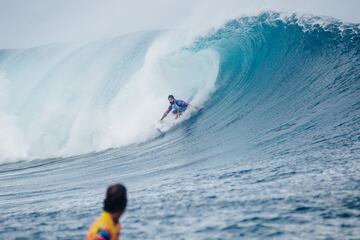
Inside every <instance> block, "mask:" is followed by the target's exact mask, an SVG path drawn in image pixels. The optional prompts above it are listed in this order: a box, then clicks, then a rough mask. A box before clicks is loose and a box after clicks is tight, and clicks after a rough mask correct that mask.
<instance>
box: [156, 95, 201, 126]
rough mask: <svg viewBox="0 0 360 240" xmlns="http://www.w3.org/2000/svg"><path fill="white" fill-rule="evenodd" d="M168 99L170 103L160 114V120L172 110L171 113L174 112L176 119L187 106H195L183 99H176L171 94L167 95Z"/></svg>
mask: <svg viewBox="0 0 360 240" xmlns="http://www.w3.org/2000/svg"><path fill="white" fill-rule="evenodd" d="M168 100H169V103H170V106H169V107H168V109H167V110H166V111H165V113H164V114H163V115H162V117H161V119H160V121H162V120H163V119H164V118H166V116H167V115H168V114H169V113H170V112H171V111H172V113H173V114H175V115H176V116H175V120H176V119H178V118H179V117H180V116H181V114H182V113H183V112H185V111H186V109H187V108H188V107H194V108H197V107H195V106H193V105H191V104H190V103H187V102H185V101H183V100H177V99H175V97H174V96H173V95H169V96H168Z"/></svg>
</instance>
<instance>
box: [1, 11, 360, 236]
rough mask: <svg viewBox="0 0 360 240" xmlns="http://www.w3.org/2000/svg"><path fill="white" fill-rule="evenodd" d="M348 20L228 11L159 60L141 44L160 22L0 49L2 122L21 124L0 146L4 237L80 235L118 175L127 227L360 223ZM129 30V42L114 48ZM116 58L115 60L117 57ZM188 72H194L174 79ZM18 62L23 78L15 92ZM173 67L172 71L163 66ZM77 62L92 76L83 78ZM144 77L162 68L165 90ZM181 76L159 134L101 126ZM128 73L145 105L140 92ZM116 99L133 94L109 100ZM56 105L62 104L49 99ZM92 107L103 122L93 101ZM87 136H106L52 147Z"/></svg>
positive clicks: (355, 71)
mask: <svg viewBox="0 0 360 240" xmlns="http://www.w3.org/2000/svg"><path fill="white" fill-rule="evenodd" d="M320 23H321V24H320ZM359 34H360V33H359V26H358V25H351V24H344V23H342V22H340V21H336V20H332V19H327V20H324V19H321V18H316V17H309V18H305V17H303V18H302V17H298V16H295V15H292V16H289V17H286V18H282V19H281V18H280V16H279V14H277V13H265V14H262V15H259V16H256V17H248V18H241V19H237V20H233V21H230V22H228V23H227V24H226V25H225V26H224V27H222V28H220V29H219V30H218V31H216V32H214V33H211V34H209V35H207V36H203V37H201V38H198V39H197V40H196V41H195V42H193V43H192V44H191V45H190V46H186V47H183V48H180V49H178V50H176V51H175V52H171V51H170V53H169V52H167V53H166V54H165V55H163V56H161V57H159V58H158V59H157V58H156V57H155V58H156V59H157V60H156V61H155V60H153V59H152V58H151V59H152V60H151V61H150V60H149V53H153V52H152V51H155V50H156V49H158V48H155V50H151V51H150V50H149V49H154V48H152V47H153V46H154V44H156V39H157V38H158V37H159V35H161V33H159V32H150V33H141V34H135V35H133V36H127V37H125V38H118V39H113V40H109V41H105V42H98V43H93V44H89V45H86V46H82V47H80V48H78V47H77V46H76V47H75V46H55V47H49V46H47V47H39V48H35V49H29V50H6V51H5V50H4V51H1V52H0V69H1V70H2V71H3V72H4V73H5V75H6V76H5V77H3V79H5V78H6V79H8V81H7V82H8V83H7V84H6V86H7V91H6V99H7V104H5V105H4V106H2V116H3V119H5V118H4V116H7V117H8V118H6V119H7V120H6V121H2V122H0V123H1V124H3V125H2V126H3V128H2V129H3V130H2V133H11V134H12V135H11V136H14V135H15V133H16V134H18V135H17V137H9V136H8V138H9V140H8V141H7V142H6V144H7V146H8V147H7V148H0V150H2V151H0V153H2V155H1V156H2V159H3V160H2V162H3V164H2V165H0V183H1V184H0V209H1V214H0V226H1V228H0V238H1V239H15V238H18V239H55V238H56V239H82V238H83V236H84V234H85V232H86V229H87V228H88V226H89V225H90V223H91V222H92V221H93V220H94V219H95V218H96V216H97V215H98V214H99V213H100V211H101V206H102V200H103V197H104V196H103V195H104V192H105V188H106V187H107V186H108V185H109V184H111V183H114V182H122V183H125V185H126V186H127V187H128V190H129V198H130V199H129V208H128V211H127V212H126V214H125V216H124V218H123V219H122V223H123V233H122V238H123V239H241V238H244V239H268V238H270V239H271V238H273V239H357V238H359V236H360V220H359V219H360V174H359V172H360V163H359V160H360V59H359V58H360V35H359ZM134 39H135V40H136V41H135V40H134ZM130 43H131V44H134V46H133V48H127V50H126V51H125V50H122V47H123V46H128V45H129V44H130ZM139 46H141V47H139ZM116 51H123V52H122V53H121V54H118V55H117V54H114V52H116ZM34 52H35V53H34ZM49 53H50V54H49ZM89 56H98V58H97V59H98V60H97V62H94V60H92V59H91V58H89ZM49 58H51V59H52V60H51V61H50V60H49ZM46 60H48V61H49V63H46V64H45V63H44V62H46ZM87 61H88V64H90V65H91V66H98V67H99V68H100V69H101V74H99V76H95V77H94V73H95V72H96V71H95V70H87V68H85V67H84V65H86V64H87ZM121 61H123V62H124V63H123V64H124V65H122V66H126V68H125V67H123V68H120V69H118V68H116V67H115V66H119V64H120V65H121ZM149 61H150V62H151V64H149ZM154 61H155V62H156V64H154ZM188 61H191V62H190V64H187V62H188ZM79 63H81V64H80V65H77V64H79ZM31 64H32V65H31ZM44 64H45V65H44ZM214 64H215V65H214ZM41 66H42V67H41ZM149 66H150V67H151V68H150V67H149ZM154 66H155V67H154ZM174 66H176V67H174ZM178 66H180V67H178ZM214 66H215V67H214ZM32 68H35V69H36V71H34V70H31V69H32ZM138 69H141V72H140V73H139V72H138ZM149 69H150V70H149ZM154 69H155V70H154ZM174 69H175V70H174ZM60 70H61V71H60ZM82 70H84V71H85V73H84V72H83V71H82ZM214 70H216V74H215V75H214ZM189 71H190V73H188V72H189ZM191 71H193V74H194V75H195V76H197V78H195V79H192V81H193V82H195V83H193V82H192V81H185V80H184V81H185V82H181V81H180V79H181V78H184V79H185V78H187V77H189V76H190V75H191V73H192V72H191ZM29 72H30V73H31V74H30V76H31V77H30V78H31V80H29V82H27V83H26V84H25V83H24V84H25V85H26V86H27V88H26V89H25V88H24V89H23V88H20V90H18V91H16V89H17V88H18V87H19V86H20V85H21V83H22V82H21V81H25V80H24V75H25V74H28V73H29ZM175 73H176V74H180V75H181V76H180V77H179V76H177V77H174V78H171V77H169V76H171V74H175ZM189 74H190V75H189ZM79 75H80V76H79ZM133 75H135V76H136V77H129V76H133ZM40 76H41V77H40ZM63 76H66V77H68V78H66V79H68V81H67V82H66V81H65V83H64V78H63ZM85 76H89V79H90V80H91V82H90V83H89V82H81V81H85V80H83V79H84V78H85ZM144 76H148V77H149V79H150V80H149V81H150V83H151V84H155V85H156V83H157V82H156V81H157V79H160V80H158V81H159V82H158V84H159V85H156V86H160V87H159V88H161V89H160V90H159V89H157V90H155V92H156V93H159V94H160V97H161V98H159V99H157V98H154V97H153V95H151V94H150V93H149V94H150V96H144V94H145V93H146V91H145V90H146V89H148V88H149V87H150V83H149V85H147V84H146V78H145V79H144ZM159 76H165V77H164V78H161V77H159ZM214 76H216V77H215V80H216V81H215V82H214V84H215V85H213V77H214ZM69 78H70V79H71V80H69ZM39 79H40V80H39ZM41 79H42V80H41ZM44 79H45V80H46V81H48V83H45V82H42V81H45V80H44ZM104 79H105V80H106V81H105V80H104ZM166 79H168V80H169V82H166ZM197 79H198V81H199V82H196V80H197ZM90 80H89V81H90ZM131 81H135V82H136V83H140V84H133V83H131ZM100 83H101V84H100ZM163 84H165V85H166V87H162V86H163ZM89 85H91V86H89ZM139 85H140V87H139ZM178 85H181V87H179V88H180V89H181V90H179V94H178V95H181V94H184V95H186V94H187V95H186V97H187V98H188V99H193V100H194V101H198V102H199V103H202V104H203V105H204V106H203V108H202V109H201V110H200V111H199V112H197V113H195V114H193V115H192V116H191V117H190V118H189V119H187V120H186V121H183V122H181V123H180V124H178V125H176V126H175V127H174V128H173V129H171V130H170V131H169V132H167V133H165V134H162V135H158V134H157V133H156V132H151V131H150V130H149V129H150V128H151V127H152V125H149V126H148V125H146V124H144V125H141V127H139V128H140V130H141V131H140V133H141V132H146V133H147V136H146V138H142V137H139V134H138V132H137V131H135V130H129V131H127V132H126V134H125V135H124V136H121V137H119V136H117V135H116V134H109V132H111V133H113V132H115V133H119V131H120V133H121V131H125V130H126V127H128V128H131V127H133V125H132V124H131V120H132V119H131V118H126V119H125V120H126V121H129V122H126V121H125V120H123V122H121V124H122V125H124V128H120V129H113V128H112V129H110V130H107V131H103V127H104V126H105V125H106V124H110V125H111V124H113V121H115V120H119V118H118V117H121V116H122V114H124V115H126V116H129V115H130V116H132V114H133V112H132V111H133V109H135V110H136V109H140V110H143V109H149V108H150V110H149V112H152V111H154V112H155V113H154V114H149V115H146V114H148V112H147V110H144V112H143V113H139V114H140V115H141V114H145V116H147V117H148V118H147V119H146V120H149V119H150V120H151V121H153V120H156V118H158V117H159V114H158V113H161V111H163V109H162V108H163V107H164V106H165V107H166V105H165V104H166V95H167V93H168V92H169V91H170V90H169V89H172V88H175V87H176V86H178ZM3 86H5V85H3ZM39 86H40V90H39ZM81 86H84V89H83V88H81ZM142 87H144V88H145V90H143V89H142ZM124 88H127V90H129V89H130V90H131V91H135V93H136V94H139V93H140V96H144V97H145V99H146V100H153V101H152V103H155V104H152V106H151V107H149V105H148V104H147V103H146V104H145V105H142V103H139V102H137V101H135V100H133V99H132V98H131V94H130V93H129V94H130V95H129V94H127V93H126V91H122V89H124ZM208 88H209V89H211V90H206V91H202V90H204V89H208ZM34 89H35V90H34ZM16 93H17V94H18V96H19V97H18V98H15V95H16ZM62 94H63V95H64V99H65V100H64V101H60V103H59V102H56V104H53V105H51V107H52V108H50V109H52V110H53V111H50V110H48V109H49V106H48V105H46V103H45V102H47V103H48V102H49V101H50V102H54V99H58V98H59V96H61V95H62ZM77 94H78V95H77ZM209 94H210V95H209ZM29 96H30V97H29ZM31 96H34V97H31ZM74 96H75V97H74ZM76 96H80V97H81V98H82V100H78V98H76ZM136 96H137V97H139V95H136ZM164 96H165V98H164ZM209 96H210V97H209ZM87 97H89V98H90V101H87V100H86V99H88V98H87ZM127 98H129V99H130V100H129V99H127ZM29 99H32V100H31V101H29ZM124 99H127V100H128V101H129V102H128V103H129V104H131V108H124V105H121V104H119V103H121V101H122V100H124ZM12 100H14V101H12ZM114 101H115V103H116V104H114ZM161 101H165V103H164V106H163V105H162V102H161ZM158 103H159V104H158ZM137 104H139V105H137ZM157 104H158V105H157ZM59 105H61V107H59ZM63 105H65V109H68V111H63V112H61V114H58V113H59V112H58V110H59V109H63ZM91 106H93V107H94V108H96V109H97V110H98V109H100V110H101V114H105V115H102V120H103V118H106V121H105V120H104V122H103V121H100V120H99V119H98V116H99V115H101V114H99V115H97V114H95V115H91V114H94V112H92V111H90V110H89V109H91ZM114 106H115V107H114ZM116 106H117V107H119V108H116ZM137 107H139V108H137ZM157 108H159V109H161V110H156V109H157ZM46 109H47V110H46ZM104 109H105V110H104ZM109 109H110V110H109ZM114 109H116V110H117V111H119V115H115V117H114V114H115V113H114ZM119 109H120V110H119ZM115 112H116V111H115ZM134 112H135V113H134V114H136V111H134ZM106 114H109V115H111V116H112V117H109V118H108V115H106ZM89 115H90V119H91V120H93V121H95V122H96V124H89V123H90V122H91V121H90V120H88V121H85V126H86V129H87V130H88V131H86V133H84V134H80V133H82V131H84V128H81V120H83V119H85V118H86V117H88V116H89ZM160 115H161V114H160ZM9 116H10V117H9ZM29 116H31V117H29ZM79 116H81V117H79ZM140 117H142V118H144V116H143V115H141V116H140ZM14 118H16V119H17V120H16V121H13V119H14ZM9 119H10V120H9ZM52 120H54V121H55V123H54V121H52ZM119 121H120V120H119ZM79 122H80V123H79ZM115 122H116V121H115ZM4 123H5V124H4ZM127 124H128V125H127ZM4 126H6V127H7V128H5V127H4ZM42 127H43V128H42ZM135 127H136V125H135ZM14 129H15V130H14ZM6 131H8V132H6ZM9 131H11V132H9ZM38 131H40V133H41V134H40V133H39V134H38ZM112 131H113V132H112ZM33 133H36V137H34V135H33ZM140 135H141V134H140ZM127 136H129V138H130V140H129V139H126V137H127ZM98 138H102V139H105V140H107V139H110V140H111V141H110V140H109V141H105V140H103V141H101V142H99V141H97V139H98ZM0 139H1V140H2V141H3V142H4V141H5V140H6V139H7V138H6V136H5V137H4V135H3V136H1V137H0ZM4 139H5V140H4ZM19 139H25V140H24V141H25V142H24V141H20V140H19ZM74 139H75V140H74ZM124 139H125V140H126V141H125V140H124ZM26 140H28V141H26ZM127 140H129V141H127ZM82 143H83V144H84V145H86V146H85V147H83V146H82ZM16 144H18V146H19V149H21V150H22V153H21V155H16V153H17V151H16V146H17V145H16ZM117 144H118V145H123V144H125V145H123V146H122V147H116V146H117ZM128 144H130V145H128ZM74 145H75V146H76V147H73V146H74ZM3 146H4V145H3ZM24 146H25V147H24ZM87 147H90V148H93V150H101V149H106V148H107V147H114V148H110V149H107V150H103V151H99V152H97V153H95V152H92V153H87V154H83V155H77V156H72V157H56V155H57V154H58V156H60V155H63V156H68V155H71V154H74V152H75V153H81V152H84V151H85V152H86V151H87V150H88V148H87ZM4 149H5V150H4ZM8 149H11V150H13V149H15V151H12V152H6V150H8ZM44 149H45V150H44ZM48 149H50V150H51V151H50V152H49V151H47V150H48ZM90 150H91V149H90ZM52 154H53V155H55V157H54V158H47V159H41V160H32V161H28V160H24V159H29V158H36V157H41V156H47V155H49V156H50V155H52ZM18 159H23V160H22V161H17V160H18ZM11 161H12V162H11Z"/></svg>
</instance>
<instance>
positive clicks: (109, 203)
mask: <svg viewBox="0 0 360 240" xmlns="http://www.w3.org/2000/svg"><path fill="white" fill-rule="evenodd" d="M126 205H127V193H126V187H125V186H124V185H122V184H119V183H118V184H114V185H110V186H109V187H108V189H107V190H106V197H105V199H104V211H106V212H109V213H111V214H115V215H118V217H120V216H121V215H122V214H123V213H124V212H125V209H126Z"/></svg>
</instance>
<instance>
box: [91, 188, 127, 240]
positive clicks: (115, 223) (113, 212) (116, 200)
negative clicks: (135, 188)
mask: <svg viewBox="0 0 360 240" xmlns="http://www.w3.org/2000/svg"><path fill="white" fill-rule="evenodd" d="M126 204H127V193H126V188H125V186H123V185H122V184H114V185H111V186H109V187H108V189H107V191H106V197H105V200H104V208H103V209H104V211H103V212H102V214H101V215H100V217H99V218H98V219H97V220H96V222H95V223H94V224H93V225H92V226H91V227H90V229H89V231H88V233H87V236H86V239H87V240H99V239H102V240H115V239H116V240H118V239H119V236H120V231H121V225H120V222H119V219H120V217H121V216H122V215H123V213H124V212H125V208H126Z"/></svg>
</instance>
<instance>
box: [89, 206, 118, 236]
mask: <svg viewBox="0 0 360 240" xmlns="http://www.w3.org/2000/svg"><path fill="white" fill-rule="evenodd" d="M120 230H121V225H120V224H119V223H114V221H113V219H112V218H111V215H110V213H108V212H105V211H104V212H103V213H102V214H101V215H100V217H99V218H98V219H97V220H96V222H95V223H94V224H93V225H91V227H90V228H89V231H88V233H87V235H86V239H87V240H118V239H119V236H120Z"/></svg>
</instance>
